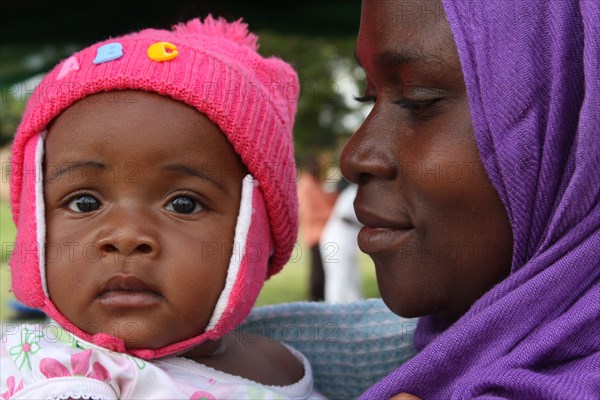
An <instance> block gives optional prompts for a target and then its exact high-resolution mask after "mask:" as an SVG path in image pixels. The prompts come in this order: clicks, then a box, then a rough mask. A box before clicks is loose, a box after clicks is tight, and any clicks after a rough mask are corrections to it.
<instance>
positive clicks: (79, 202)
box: [67, 194, 102, 213]
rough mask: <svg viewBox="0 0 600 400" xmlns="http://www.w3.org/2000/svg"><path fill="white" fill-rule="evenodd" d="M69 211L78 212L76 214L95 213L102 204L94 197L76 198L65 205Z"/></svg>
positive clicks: (83, 196)
mask: <svg viewBox="0 0 600 400" xmlns="http://www.w3.org/2000/svg"><path fill="white" fill-rule="evenodd" d="M67 206H68V207H69V209H71V210H73V211H75V212H78V213H88V212H92V211H96V210H97V209H99V208H100V207H101V206H102V204H100V201H99V200H98V199H96V198H95V197H94V196H90V195H88V194H86V195H82V196H77V197H75V198H74V199H72V200H71V201H69V204H68V205H67Z"/></svg>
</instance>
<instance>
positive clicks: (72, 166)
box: [46, 161, 106, 183]
mask: <svg viewBox="0 0 600 400" xmlns="http://www.w3.org/2000/svg"><path fill="white" fill-rule="evenodd" d="M52 167H54V168H57V167H56V166H55V165H54V166H53V165H47V166H46V171H48V170H49V169H50V168H52ZM87 168H95V169H99V170H105V169H106V164H104V163H103V162H100V161H81V162H70V163H67V165H66V166H64V167H62V168H58V169H56V173H54V174H48V176H47V177H46V181H47V182H49V183H52V182H54V181H56V180H57V179H58V178H60V177H61V176H63V175H64V174H66V173H69V174H70V173H72V172H73V171H76V170H78V169H87Z"/></svg>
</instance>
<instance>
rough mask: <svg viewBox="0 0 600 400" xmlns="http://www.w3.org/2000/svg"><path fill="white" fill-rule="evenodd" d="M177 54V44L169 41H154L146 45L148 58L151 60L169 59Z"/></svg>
mask: <svg viewBox="0 0 600 400" xmlns="http://www.w3.org/2000/svg"><path fill="white" fill-rule="evenodd" d="M178 55H179V51H178V50H177V46H175V45H174V44H173V43H169V42H156V43H154V44H152V45H150V47H148V58H150V59H151V60H153V61H169V60H172V59H174V58H175V57H177V56H178Z"/></svg>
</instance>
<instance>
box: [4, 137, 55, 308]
mask: <svg viewBox="0 0 600 400" xmlns="http://www.w3.org/2000/svg"><path fill="white" fill-rule="evenodd" d="M45 137H46V132H45V131H44V132H42V133H41V134H39V135H34V136H32V137H31V138H30V139H29V141H27V143H26V145H25V147H24V151H23V164H22V168H23V170H22V171H11V173H18V172H19V173H20V175H21V177H22V192H21V197H20V202H19V216H18V220H17V221H16V225H17V237H16V241H15V247H14V251H13V253H12V255H11V258H10V261H9V264H10V267H11V274H12V289H13V292H14V294H15V297H16V298H17V299H18V300H19V301H20V302H21V303H23V304H25V305H26V306H28V307H33V308H42V307H43V306H44V305H45V304H46V300H47V299H48V289H47V286H46V269H45V262H44V261H45V260H44V246H45V241H46V221H45V211H44V182H43V165H44V139H45Z"/></svg>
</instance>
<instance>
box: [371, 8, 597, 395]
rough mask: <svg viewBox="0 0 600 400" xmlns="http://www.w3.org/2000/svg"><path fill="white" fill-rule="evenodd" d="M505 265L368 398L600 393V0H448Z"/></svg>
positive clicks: (421, 338)
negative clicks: (501, 231)
mask: <svg viewBox="0 0 600 400" xmlns="http://www.w3.org/2000/svg"><path fill="white" fill-rule="evenodd" d="M444 8H445V10H446V14H447V16H448V20H449V23H450V27H451V29H452V32H453V34H454V39H455V41H456V45H457V48H458V53H459V56H460V61H461V64H462V69H463V72H464V76H465V81H466V84H467V89H468V95H469V102H470V107H471V114H472V117H473V125H474V128H475V134H476V138H477V144H478V147H479V153H480V156H481V160H482V162H483V164H484V166H485V168H486V170H487V173H488V175H489V177H490V179H491V181H492V183H493V185H494V187H495V188H496V190H497V191H498V193H499V195H500V198H501V199H502V202H503V203H504V205H505V207H506V210H507V212H508V216H509V219H510V222H511V225H512V229H513V236H514V245H513V251H514V254H513V259H512V273H511V275H510V276H509V277H508V278H507V279H505V280H504V281H503V282H501V283H500V284H498V285H497V286H495V287H494V288H493V289H491V290H490V291H489V292H488V293H486V294H485V295H484V296H483V297H482V298H481V299H479V300H478V301H477V302H476V303H475V304H474V305H473V307H471V309H470V310H469V311H468V312H467V313H466V314H465V315H464V316H463V317H462V318H461V319H460V320H458V321H457V322H456V323H454V324H453V325H452V326H447V325H445V324H444V323H443V322H441V321H440V320H436V319H435V318H433V317H426V318H422V319H421V321H420V322H419V326H418V328H417V334H416V337H415V345H416V347H417V348H418V350H420V352H419V353H418V354H417V355H416V356H415V357H414V358H413V359H412V360H410V361H409V362H407V363H406V364H404V365H402V367H400V368H399V369H398V370H396V371H394V372H393V373H391V374H390V375H389V376H387V377H386V378H384V379H383V380H382V381H381V382H379V383H378V384H376V385H375V386H373V387H372V388H370V389H369V390H368V391H367V392H366V393H365V394H364V395H363V398H364V399H386V400H387V399H389V397H391V396H393V395H395V394H398V393H401V392H408V393H412V394H414V395H416V396H419V397H421V398H423V399H427V400H430V399H443V400H447V399H472V398H477V399H569V400H573V399H578V400H582V399H596V400H597V399H600V1H598V0H579V1H577V0H535V1H521V0H481V1H476V0H444Z"/></svg>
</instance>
